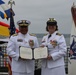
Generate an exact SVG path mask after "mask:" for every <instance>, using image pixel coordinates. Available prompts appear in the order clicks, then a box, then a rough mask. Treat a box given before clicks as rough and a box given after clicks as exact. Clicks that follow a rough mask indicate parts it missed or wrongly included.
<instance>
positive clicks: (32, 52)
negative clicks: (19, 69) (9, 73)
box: [20, 46, 48, 59]
mask: <svg viewBox="0 0 76 75" xmlns="http://www.w3.org/2000/svg"><path fill="white" fill-rule="evenodd" d="M47 56H48V51H47V47H39V48H26V47H22V46H21V47H20V57H21V58H23V59H42V58H47Z"/></svg>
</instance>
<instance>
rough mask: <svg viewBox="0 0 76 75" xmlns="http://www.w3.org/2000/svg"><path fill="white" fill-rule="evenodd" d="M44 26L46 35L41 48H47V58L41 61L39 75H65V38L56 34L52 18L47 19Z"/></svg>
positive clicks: (55, 22) (56, 27)
mask: <svg viewBox="0 0 76 75" xmlns="http://www.w3.org/2000/svg"><path fill="white" fill-rule="evenodd" d="M46 24H47V26H46V31H47V32H48V34H47V35H45V36H44V37H43V38H42V43H41V47H44V46H46V47H47V49H48V56H47V58H46V59H43V60H42V70H41V75H66V74H65V66H64V65H65V64H64V56H65V55H66V52H67V46H66V42H65V38H64V36H63V35H62V34H60V33H58V25H57V21H56V20H55V19H54V18H49V20H48V21H47V22H46Z"/></svg>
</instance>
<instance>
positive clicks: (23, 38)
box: [7, 33, 39, 73]
mask: <svg viewBox="0 0 76 75" xmlns="http://www.w3.org/2000/svg"><path fill="white" fill-rule="evenodd" d="M29 40H33V42H34V46H33V47H34V48H37V47H39V44H38V40H37V38H36V37H35V36H31V35H30V34H28V33H27V34H26V35H23V34H21V33H18V34H17V35H13V36H11V37H10V40H9V42H8V45H7V54H8V55H9V56H10V57H12V64H11V66H12V71H14V72H22V73H24V72H26V73H30V72H32V71H34V65H35V62H34V60H27V59H25V60H21V59H19V46H24V47H27V48H30V45H29Z"/></svg>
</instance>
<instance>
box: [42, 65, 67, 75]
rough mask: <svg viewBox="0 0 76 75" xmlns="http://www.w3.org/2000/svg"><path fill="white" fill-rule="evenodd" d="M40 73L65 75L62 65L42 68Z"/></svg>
mask: <svg viewBox="0 0 76 75" xmlns="http://www.w3.org/2000/svg"><path fill="white" fill-rule="evenodd" d="M41 75H66V74H65V68H64V66H59V67H55V68H42V71H41Z"/></svg>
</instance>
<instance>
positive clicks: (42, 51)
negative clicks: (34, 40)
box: [34, 47, 48, 59]
mask: <svg viewBox="0 0 76 75" xmlns="http://www.w3.org/2000/svg"><path fill="white" fill-rule="evenodd" d="M47 56H48V51H47V47H39V48H35V49H34V59H42V58H47Z"/></svg>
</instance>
